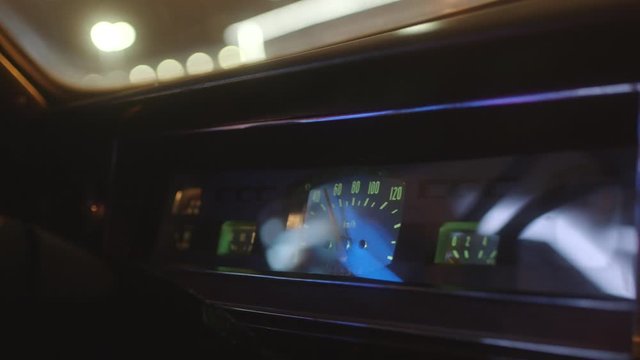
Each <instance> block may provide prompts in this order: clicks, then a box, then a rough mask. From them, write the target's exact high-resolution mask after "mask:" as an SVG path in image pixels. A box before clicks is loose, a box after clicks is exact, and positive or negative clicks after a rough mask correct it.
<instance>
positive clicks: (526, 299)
mask: <svg viewBox="0 0 640 360" xmlns="http://www.w3.org/2000/svg"><path fill="white" fill-rule="evenodd" d="M170 270H171V271H176V272H185V273H199V274H209V275H221V276H230V277H245V278H255V279H263V280H277V281H285V282H298V283H313V284H323V285H337V286H356V287H365V288H375V289H393V290H401V291H413V292H423V293H432V294H438V295H443V296H456V297H466V298H476V299H486V300H493V301H508V302H520V303H534V304H539V305H550V306H562V307H573V308H584V309H597V310H602V311H613V312H629V311H634V310H635V309H636V303H635V302H634V301H632V300H622V299H611V300H608V299H588V298H577V297H576V298H572V297H558V296H556V297H549V296H544V295H530V294H515V293H498V292H484V291H473V290H462V289H458V290H451V289H448V290H446V291H445V290H442V289H438V288H431V287H419V286H412V285H400V284H387V283H384V284H383V283H373V282H353V281H346V280H329V279H313V278H300V277H297V278H293V277H287V276H279V275H266V274H249V273H239V272H223V271H217V270H208V269H203V268H197V267H193V266H171V267H170Z"/></svg>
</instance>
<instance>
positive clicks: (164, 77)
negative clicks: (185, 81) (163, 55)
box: [157, 59, 184, 81]
mask: <svg viewBox="0 0 640 360" xmlns="http://www.w3.org/2000/svg"><path fill="white" fill-rule="evenodd" d="M157 72H158V80H160V81H168V80H173V79H176V78H179V77H181V76H184V68H183V67H182V64H180V63H179V62H178V61H177V60H174V59H166V60H163V61H162V62H161V63H160V64H158V69H157Z"/></svg>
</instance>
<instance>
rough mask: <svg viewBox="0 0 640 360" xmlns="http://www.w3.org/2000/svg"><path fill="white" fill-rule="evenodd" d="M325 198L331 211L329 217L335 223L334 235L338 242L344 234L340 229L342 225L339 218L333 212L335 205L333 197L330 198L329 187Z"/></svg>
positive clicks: (325, 191)
mask: <svg viewBox="0 0 640 360" xmlns="http://www.w3.org/2000/svg"><path fill="white" fill-rule="evenodd" d="M324 199H325V201H326V202H327V210H328V212H329V219H330V220H331V224H332V225H333V233H334V234H333V235H334V236H335V239H336V242H340V238H341V236H342V234H341V231H340V226H338V220H337V219H336V214H335V213H334V212H333V206H331V199H330V198H329V192H328V191H327V189H326V188H325V189H324Z"/></svg>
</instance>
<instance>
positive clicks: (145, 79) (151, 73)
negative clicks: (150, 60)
mask: <svg viewBox="0 0 640 360" xmlns="http://www.w3.org/2000/svg"><path fill="white" fill-rule="evenodd" d="M156 79H157V77H156V71H155V70H153V68H152V67H151V66H149V65H138V66H136V67H134V68H133V69H131V72H130V73H129V81H131V83H132V84H143V83H152V82H155V81H156Z"/></svg>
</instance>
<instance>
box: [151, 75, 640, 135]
mask: <svg viewBox="0 0 640 360" xmlns="http://www.w3.org/2000/svg"><path fill="white" fill-rule="evenodd" d="M639 92H640V83H634V82H631V83H619V84H607V85H600V86H589V87H580V88H572V89H565V90H557V91H548V92H535V93H526V94H516V95H508V96H501V97H491V98H481V99H475V100H468V101H460V102H451V103H442V104H426V105H422V106H417V107H409V108H395V109H387V110H374V111H368V112H360V113H347V114H336V115H327V116H315V117H306V118H304V117H303V118H292V119H272V120H262V121H250V122H243V123H235V124H226V125H220V126H214V127H209V128H205V129H192V130H183V131H178V132H168V133H164V134H161V136H162V135H164V136H175V135H177V136H182V135H190V134H199V133H211V132H220V131H234V130H246V129H251V128H258V127H270V126H283V125H292V124H309V123H323V122H334V121H348V120H358V119H364V118H372V117H387V116H393V115H407V114H416V113H427V112H435V111H445V110H460V109H472V108H483V107H499V106H509V105H522V104H535V103H545V102H556V101H562V100H569V99H580V98H590V97H601V96H612V95H623V94H633V93H639Z"/></svg>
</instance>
